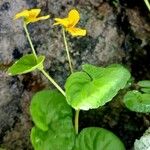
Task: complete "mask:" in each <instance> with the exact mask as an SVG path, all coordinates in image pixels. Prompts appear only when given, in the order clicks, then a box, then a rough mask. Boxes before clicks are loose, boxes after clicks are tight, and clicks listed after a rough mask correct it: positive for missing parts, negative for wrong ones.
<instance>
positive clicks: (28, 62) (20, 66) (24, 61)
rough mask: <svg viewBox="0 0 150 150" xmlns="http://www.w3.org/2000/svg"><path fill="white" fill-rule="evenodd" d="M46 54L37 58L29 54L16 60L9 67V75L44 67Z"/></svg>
mask: <svg viewBox="0 0 150 150" xmlns="http://www.w3.org/2000/svg"><path fill="white" fill-rule="evenodd" d="M44 59H45V56H39V57H38V58H37V60H36V58H35V56H34V55H33V54H27V55H25V56H23V57H21V58H20V59H19V60H18V61H16V62H15V63H14V64H13V65H12V66H11V67H10V68H9V69H8V74H9V75H19V74H24V73H28V72H31V71H34V70H35V69H37V68H38V69H41V68H43V61H44Z"/></svg>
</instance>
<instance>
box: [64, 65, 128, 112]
mask: <svg viewBox="0 0 150 150" xmlns="http://www.w3.org/2000/svg"><path fill="white" fill-rule="evenodd" d="M129 78H130V73H129V72H128V70H127V69H125V68H124V67H123V66H121V65H111V66H109V67H106V68H103V67H95V66H92V65H88V64H86V65H84V66H83V71H81V72H76V73H73V74H71V76H70V77H69V78H68V79H67V82H66V84H65V89H66V99H67V102H68V104H69V105H71V106H72V107H73V108H75V109H82V110H88V109H93V108H98V107H99V106H103V105H104V104H105V103H107V102H109V101H110V100H112V98H113V97H114V96H115V95H116V94H117V92H118V91H119V90H120V89H122V88H124V87H125V85H126V83H127V81H128V80H129Z"/></svg>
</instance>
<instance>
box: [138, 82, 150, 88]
mask: <svg viewBox="0 0 150 150" xmlns="http://www.w3.org/2000/svg"><path fill="white" fill-rule="evenodd" d="M138 85H139V86H141V87H146V88H150V80H142V81H139V82H138Z"/></svg>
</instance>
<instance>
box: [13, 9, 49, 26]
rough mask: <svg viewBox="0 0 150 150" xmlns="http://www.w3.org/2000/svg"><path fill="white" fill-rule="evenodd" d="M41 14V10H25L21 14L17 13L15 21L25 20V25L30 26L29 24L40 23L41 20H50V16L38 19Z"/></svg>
mask: <svg viewBox="0 0 150 150" xmlns="http://www.w3.org/2000/svg"><path fill="white" fill-rule="evenodd" d="M40 12H41V9H31V10H24V11H22V12H20V13H17V14H16V15H15V18H14V19H18V18H24V21H25V23H26V24H29V23H32V22H36V21H39V20H45V19H48V18H49V17H50V16H49V15H47V16H42V17H38V15H39V14H40Z"/></svg>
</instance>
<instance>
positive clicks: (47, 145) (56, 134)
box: [30, 90, 75, 150]
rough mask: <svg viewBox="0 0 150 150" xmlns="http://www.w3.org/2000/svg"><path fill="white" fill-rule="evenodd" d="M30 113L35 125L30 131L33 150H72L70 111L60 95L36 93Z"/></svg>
mask: <svg viewBox="0 0 150 150" xmlns="http://www.w3.org/2000/svg"><path fill="white" fill-rule="evenodd" d="M30 112H31V116H32V119H33V122H34V123H35V125H36V127H34V128H33V129H32V131H31V142H32V145H33V147H34V149H35V150H53V149H55V150H60V149H61V150H72V148H73V146H74V140H75V132H74V127H73V124H72V109H71V107H70V106H69V105H68V104H67V103H66V100H65V97H64V96H63V95H62V94H60V93H58V92H57V91H50V90H43V91H40V92H38V93H36V94H35V95H34V97H33V98H32V101H31V106H30Z"/></svg>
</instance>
